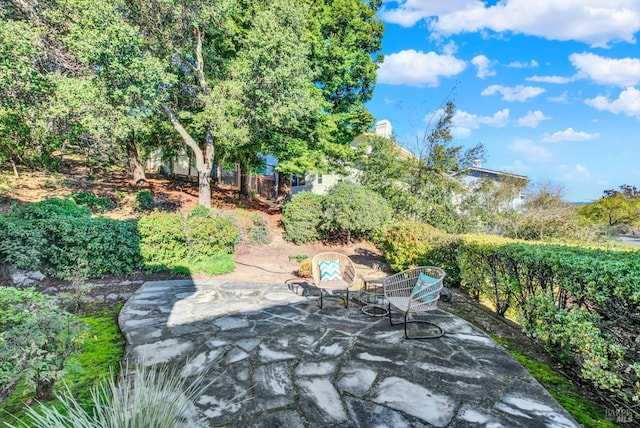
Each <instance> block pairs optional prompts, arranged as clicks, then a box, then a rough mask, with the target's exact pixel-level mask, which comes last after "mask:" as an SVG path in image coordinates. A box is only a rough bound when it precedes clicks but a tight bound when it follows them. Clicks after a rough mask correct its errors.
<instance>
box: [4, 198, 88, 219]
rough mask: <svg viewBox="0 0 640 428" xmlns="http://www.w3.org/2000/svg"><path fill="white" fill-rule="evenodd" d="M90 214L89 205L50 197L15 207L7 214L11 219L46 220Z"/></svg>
mask: <svg viewBox="0 0 640 428" xmlns="http://www.w3.org/2000/svg"><path fill="white" fill-rule="evenodd" d="M90 215H91V213H90V212H89V209H88V208H87V207H81V206H79V205H78V204H76V203H75V202H74V201H73V200H69V199H58V198H48V199H44V200H42V201H40V202H34V203H31V204H26V205H23V206H21V207H18V208H15V209H13V210H12V211H10V212H9V213H7V215H6V216H7V218H11V219H21V220H46V219H48V218H51V217H55V216H65V217H89V216H90Z"/></svg>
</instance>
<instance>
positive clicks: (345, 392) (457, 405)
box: [119, 280, 579, 428]
mask: <svg viewBox="0 0 640 428" xmlns="http://www.w3.org/2000/svg"><path fill="white" fill-rule="evenodd" d="M309 291H311V288H307V287H306V286H294V287H291V286H287V285H283V284H263V283H249V282H224V281H220V280H202V281H200V280H196V281H191V280H183V281H157V282H147V283H145V284H144V285H143V286H142V287H140V288H139V289H138V291H137V292H136V293H135V294H134V295H133V296H132V297H131V298H130V299H129V300H128V301H127V302H126V304H125V306H124V307H123V309H122V311H121V313H120V318H119V323H120V327H121V329H122V331H123V332H124V334H125V336H126V338H127V355H128V357H129V358H133V359H143V360H144V361H145V364H146V365H153V364H159V363H168V364H179V365H180V367H182V375H183V376H195V375H197V374H200V373H206V376H207V378H208V379H213V378H218V380H217V381H216V382H215V383H214V384H213V385H212V386H211V387H210V388H209V389H208V390H207V391H206V392H205V394H204V395H203V396H202V397H201V398H200V400H199V401H198V402H197V403H196V406H197V408H198V414H197V418H198V419H199V420H200V422H201V426H205V427H206V426H239V427H287V428H289V427H314V428H316V427H476V426H477V427H518V426H525V427H577V426H579V425H578V424H577V423H576V422H575V421H574V420H573V419H572V418H571V416H570V415H569V414H568V413H567V412H565V410H564V409H563V408H562V407H561V406H560V405H559V404H558V403H557V402H556V401H555V400H554V399H553V398H552V397H551V396H550V395H549V394H548V393H547V392H546V391H545V389H544V388H542V386H540V384H538V382H537V381H535V380H534V379H533V378H532V377H531V376H530V375H529V374H528V373H527V372H526V371H525V369H524V368H523V367H522V366H521V365H520V364H518V363H517V362H516V361H515V360H514V359H512V358H511V357H510V356H509V355H508V354H507V353H506V352H505V351H504V350H503V349H502V348H501V347H500V346H499V345H497V344H496V343H495V342H494V341H493V340H491V339H490V338H489V337H487V336H486V335H485V334H484V333H482V332H481V331H479V330H478V329H476V328H475V327H473V326H471V325H470V324H468V323H467V322H466V321H464V320H461V319H459V318H457V317H454V316H452V315H450V314H448V313H446V312H444V311H437V312H435V313H433V314H432V315H429V319H430V320H431V321H434V322H436V323H437V324H439V325H441V326H442V327H444V329H445V330H446V332H447V334H446V335H445V336H444V337H442V338H440V339H434V340H423V341H408V340H405V339H404V334H403V329H402V326H397V327H396V326H394V327H390V326H389V322H388V318H374V317H370V316H367V315H364V314H363V313H362V312H361V311H360V306H359V305H358V304H357V303H355V302H352V303H350V305H349V309H348V310H347V309H345V308H344V306H343V300H342V299H332V298H325V299H324V304H325V305H324V308H323V309H320V308H319V307H318V304H317V302H316V299H317V296H312V297H308V296H307V294H310V293H309ZM313 291H315V289H314V290H313ZM311 294H312V293H311ZM416 326H417V325H416Z"/></svg>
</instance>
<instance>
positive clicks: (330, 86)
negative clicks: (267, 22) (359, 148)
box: [271, 0, 384, 197]
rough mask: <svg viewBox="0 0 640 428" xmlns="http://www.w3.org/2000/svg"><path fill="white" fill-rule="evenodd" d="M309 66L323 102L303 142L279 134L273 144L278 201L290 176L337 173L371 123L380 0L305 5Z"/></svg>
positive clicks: (305, 126) (303, 127)
mask: <svg viewBox="0 0 640 428" xmlns="http://www.w3.org/2000/svg"><path fill="white" fill-rule="evenodd" d="M304 3H305V4H307V5H308V6H309V15H308V23H307V32H308V42H309V44H310V49H309V52H308V54H309V62H310V66H311V69H312V70H313V71H314V74H313V78H312V85H310V86H309V90H311V91H320V93H321V99H322V100H323V105H322V109H321V110H320V111H319V112H318V114H316V115H313V116H308V117H307V120H306V121H301V122H300V130H299V133H300V134H301V135H303V137H304V139H305V141H306V143H305V144H300V143H299V140H298V139H296V138H292V135H282V138H279V139H277V140H276V141H275V143H276V144H274V145H272V151H271V154H273V155H274V156H275V157H276V158H278V171H279V176H280V177H279V184H280V189H278V193H279V195H280V197H282V195H283V194H284V193H289V191H290V182H289V178H290V177H291V174H302V173H304V172H306V171H308V170H316V171H318V172H320V173H322V172H324V171H328V170H341V169H342V168H344V165H345V163H347V162H349V161H350V160H351V156H352V155H353V153H352V150H351V149H350V147H349V145H350V143H351V142H352V141H353V139H354V137H356V136H357V135H359V134H361V133H362V132H364V131H365V130H366V129H367V128H368V127H369V126H370V125H371V124H373V118H372V116H371V114H370V113H369V112H368V110H367V109H366V107H365V103H366V102H367V101H369V100H370V99H371V97H372V96H373V90H374V87H375V81H376V71H377V69H378V65H379V63H381V62H382V59H383V57H382V55H381V54H380V53H379V51H380V49H381V47H382V35H383V32H384V26H383V24H382V21H380V19H378V17H377V16H376V12H377V10H378V9H379V8H380V6H381V4H382V2H381V0H369V1H362V0H304Z"/></svg>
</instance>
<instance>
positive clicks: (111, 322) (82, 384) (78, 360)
mask: <svg viewBox="0 0 640 428" xmlns="http://www.w3.org/2000/svg"><path fill="white" fill-rule="evenodd" d="M120 309H121V306H117V307H114V308H108V309H104V310H101V311H100V312H96V313H93V314H90V315H86V316H83V317H82V318H81V320H82V322H84V323H85V324H86V325H87V326H88V327H89V331H88V333H87V336H86V338H85V340H84V342H83V346H82V351H81V352H80V353H79V354H77V355H74V356H71V357H69V361H68V362H69V366H70V367H73V368H74V369H73V371H72V372H70V373H67V375H66V376H65V377H64V378H63V379H61V380H59V381H58V382H56V391H60V390H61V389H62V388H64V385H63V384H64V383H66V384H67V385H68V386H69V388H70V390H71V392H72V394H73V395H74V397H76V398H77V399H78V401H79V403H80V404H81V405H82V406H83V407H87V408H88V407H90V406H91V404H92V403H91V400H90V394H89V389H90V387H91V386H94V385H97V384H98V382H99V381H100V379H103V378H106V377H108V376H109V375H110V370H113V371H114V373H116V374H117V373H118V371H119V369H120V362H121V361H122V358H123V356H124V347H125V344H126V342H125V339H124V337H123V336H122V334H121V333H120V328H119V327H118V314H119V313H120ZM25 391H29V390H28V389H27V386H26V385H24V384H21V385H18V386H17V387H16V389H15V390H14V392H13V394H12V395H11V396H10V397H9V398H7V399H6V400H5V401H3V402H1V403H0V425H2V422H4V421H7V422H14V421H15V420H14V418H13V417H12V416H10V415H14V416H16V417H18V418H21V417H23V416H24V414H25V412H24V406H25V405H26V403H27V402H28V401H29V400H30V399H31V400H33V398H34V397H33V392H32V391H29V392H25ZM56 401H57V400H53V401H52V402H49V403H48V404H53V405H56V404H55V403H56ZM31 405H32V406H37V405H38V404H37V403H36V401H35V400H33V401H32V402H31Z"/></svg>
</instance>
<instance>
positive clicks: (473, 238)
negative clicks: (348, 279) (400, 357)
mask: <svg viewBox="0 0 640 428" xmlns="http://www.w3.org/2000/svg"><path fill="white" fill-rule="evenodd" d="M378 246H379V248H381V249H382V250H383V251H384V252H385V256H386V258H387V261H388V262H389V263H390V264H391V266H392V268H393V269H394V270H402V269H406V268H407V267H409V266H411V265H437V266H441V267H443V268H444V269H445V271H446V272H447V278H448V280H449V281H448V285H457V284H459V285H461V286H462V287H463V288H465V289H466V290H467V291H469V292H470V293H471V294H472V295H473V296H474V297H476V298H477V299H478V300H480V299H483V300H485V301H489V302H490V304H491V305H492V306H493V309H494V310H495V311H496V312H497V313H499V314H501V315H505V314H506V313H510V314H513V315H515V316H516V317H517V318H518V320H519V321H520V323H521V325H522V326H523V329H524V331H525V332H526V333H527V334H529V335H530V336H532V337H534V338H536V339H537V340H539V341H540V342H541V343H542V344H544V345H545V346H546V347H547V349H548V350H549V351H550V352H551V353H552V354H554V355H555V356H556V357H558V358H560V359H561V360H562V361H564V362H566V363H570V364H573V365H575V366H576V367H578V368H579V370H580V373H581V375H582V377H583V378H584V379H585V380H588V381H589V382H591V383H592V384H593V385H594V386H596V387H597V388H600V389H604V390H607V391H610V392H611V393H613V394H614V395H615V396H616V397H617V398H618V399H619V401H620V402H621V403H624V404H625V405H627V406H629V407H632V406H636V405H637V403H638V402H640V341H638V338H639V337H640V251H632V250H631V251H629V250H627V251H623V250H616V249H602V248H585V247H575V246H567V245H559V244H545V243H532V242H530V241H527V242H525V241H517V240H511V239H506V238H500V237H497V236H491V235H461V236H457V237H456V236H452V235H447V234H445V233H444V232H440V231H437V230H436V229H433V228H431V227H429V226H426V225H424V224H420V223H412V222H406V223H400V224H397V225H395V226H394V227H392V228H390V229H389V230H388V231H387V232H386V233H385V234H383V235H382V237H381V238H380V239H379V240H378ZM632 403H635V404H633V405H632Z"/></svg>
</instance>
